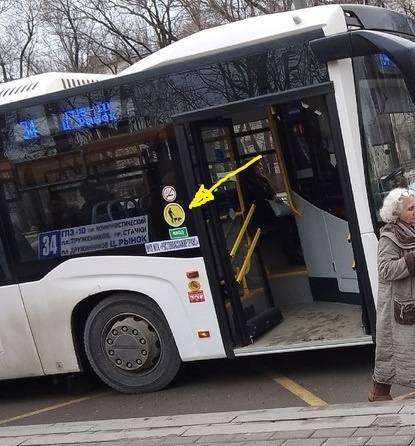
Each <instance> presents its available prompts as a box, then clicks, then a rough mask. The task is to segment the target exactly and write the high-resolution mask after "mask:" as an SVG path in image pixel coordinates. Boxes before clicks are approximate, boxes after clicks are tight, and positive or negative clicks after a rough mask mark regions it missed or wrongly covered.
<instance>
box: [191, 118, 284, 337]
mask: <svg viewBox="0 0 415 446" xmlns="http://www.w3.org/2000/svg"><path fill="white" fill-rule="evenodd" d="M190 133H191V137H190V140H191V142H190V144H189V146H190V147H193V153H192V162H193V169H194V172H195V176H196V181H197V183H198V185H199V186H200V185H203V186H204V188H205V189H208V190H210V191H211V192H212V193H213V197H214V199H213V200H210V201H208V202H207V203H206V204H203V205H202V206H201V208H202V212H203V220H204V221H205V223H206V226H207V234H208V237H209V242H210V245H211V249H212V255H211V258H212V259H213V261H214V263H215V268H216V271H217V276H218V277H219V280H220V288H221V290H222V296H223V303H224V305H225V307H226V314H227V317H228V320H229V326H230V327H231V331H232V334H233V339H234V340H235V341H236V343H240V344H242V345H246V344H249V343H251V342H252V341H253V339H254V338H255V337H256V336H258V335H259V334H261V333H264V332H265V331H267V330H268V329H270V328H271V327H273V326H275V325H276V324H278V323H279V322H280V321H281V320H282V314H281V311H280V309H279V308H278V306H277V303H276V302H275V301H274V299H273V297H272V293H271V289H270V286H269V282H268V278H267V274H266V270H265V266H264V262H263V259H262V258H261V255H260V250H259V249H256V248H257V247H258V246H257V245H258V241H259V239H260V237H261V230H260V229H258V228H254V227H253V225H251V219H252V214H253V211H254V208H251V207H250V206H249V207H248V206H247V205H246V204H245V203H244V199H243V192H242V190H241V178H242V176H240V174H239V173H238V174H234V172H235V171H236V170H237V169H238V168H240V167H241V166H243V165H244V164H246V162H247V160H241V159H240V156H239V153H238V147H237V142H236V138H235V135H234V130H233V124H232V121H231V120H229V119H226V120H225V119H221V120H209V121H203V122H196V123H192V124H191V125H190ZM240 172H242V171H240ZM245 207H247V208H245Z"/></svg>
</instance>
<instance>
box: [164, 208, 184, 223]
mask: <svg viewBox="0 0 415 446" xmlns="http://www.w3.org/2000/svg"><path fill="white" fill-rule="evenodd" d="M163 215H164V220H166V223H167V224H168V225H169V226H173V228H177V227H179V226H181V225H182V224H183V223H184V220H185V219H186V214H185V212H184V209H183V208H182V207H181V206H180V204H177V203H169V204H168V205H167V206H166V207H165V208H164V213H163Z"/></svg>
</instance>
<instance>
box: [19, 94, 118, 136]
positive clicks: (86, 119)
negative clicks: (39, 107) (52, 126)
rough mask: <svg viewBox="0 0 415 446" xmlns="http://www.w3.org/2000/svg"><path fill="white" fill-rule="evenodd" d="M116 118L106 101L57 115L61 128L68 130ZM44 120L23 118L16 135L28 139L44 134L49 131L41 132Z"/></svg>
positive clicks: (93, 125) (115, 119)
mask: <svg viewBox="0 0 415 446" xmlns="http://www.w3.org/2000/svg"><path fill="white" fill-rule="evenodd" d="M117 120H118V114H117V113H116V112H114V111H113V110H111V104H110V103H109V102H108V101H106V102H99V103H97V104H94V105H92V106H91V107H77V108H72V109H70V110H66V111H64V112H63V113H61V114H60V115H59V116H58V121H59V125H60V128H61V130H63V131H64V132H69V131H71V130H77V129H83V128H91V127H97V126H100V125H105V124H109V123H111V122H115V121H117ZM44 121H45V118H44V117H43V118H42V120H40V119H39V118H37V119H33V118H32V119H23V120H21V121H19V122H18V123H17V124H18V125H19V126H20V127H19V131H18V135H19V136H20V138H21V139H22V140H23V141H30V140H33V139H36V138H38V137H40V136H46V135H47V134H48V133H49V131H47V132H45V130H44V131H43V132H42V131H41V130H39V128H40V129H42V128H44V124H42V123H43V122H44Z"/></svg>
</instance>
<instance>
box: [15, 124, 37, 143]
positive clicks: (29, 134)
mask: <svg viewBox="0 0 415 446" xmlns="http://www.w3.org/2000/svg"><path fill="white" fill-rule="evenodd" d="M18 124H19V125H21V126H22V127H23V130H24V134H23V136H22V138H23V139H24V140H25V141H27V140H28V139H32V138H37V137H38V136H39V132H38V131H37V128H36V124H35V121H34V119H28V120H27V121H20V122H19V123H18Z"/></svg>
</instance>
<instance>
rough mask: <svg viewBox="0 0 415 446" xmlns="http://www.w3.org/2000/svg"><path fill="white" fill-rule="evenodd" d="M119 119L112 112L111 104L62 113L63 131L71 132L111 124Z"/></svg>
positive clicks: (106, 103)
mask: <svg viewBox="0 0 415 446" xmlns="http://www.w3.org/2000/svg"><path fill="white" fill-rule="evenodd" d="M117 119H118V116H117V113H114V112H112V111H111V104H110V103H109V102H101V103H99V104H95V105H93V106H92V107H79V108H73V109H72V110H67V111H65V112H64V113H62V115H61V120H60V121H61V125H62V130H65V131H70V130H76V129H79V128H84V127H95V126H98V125H104V124H109V123H110V122H114V121H116V120H117Z"/></svg>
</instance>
